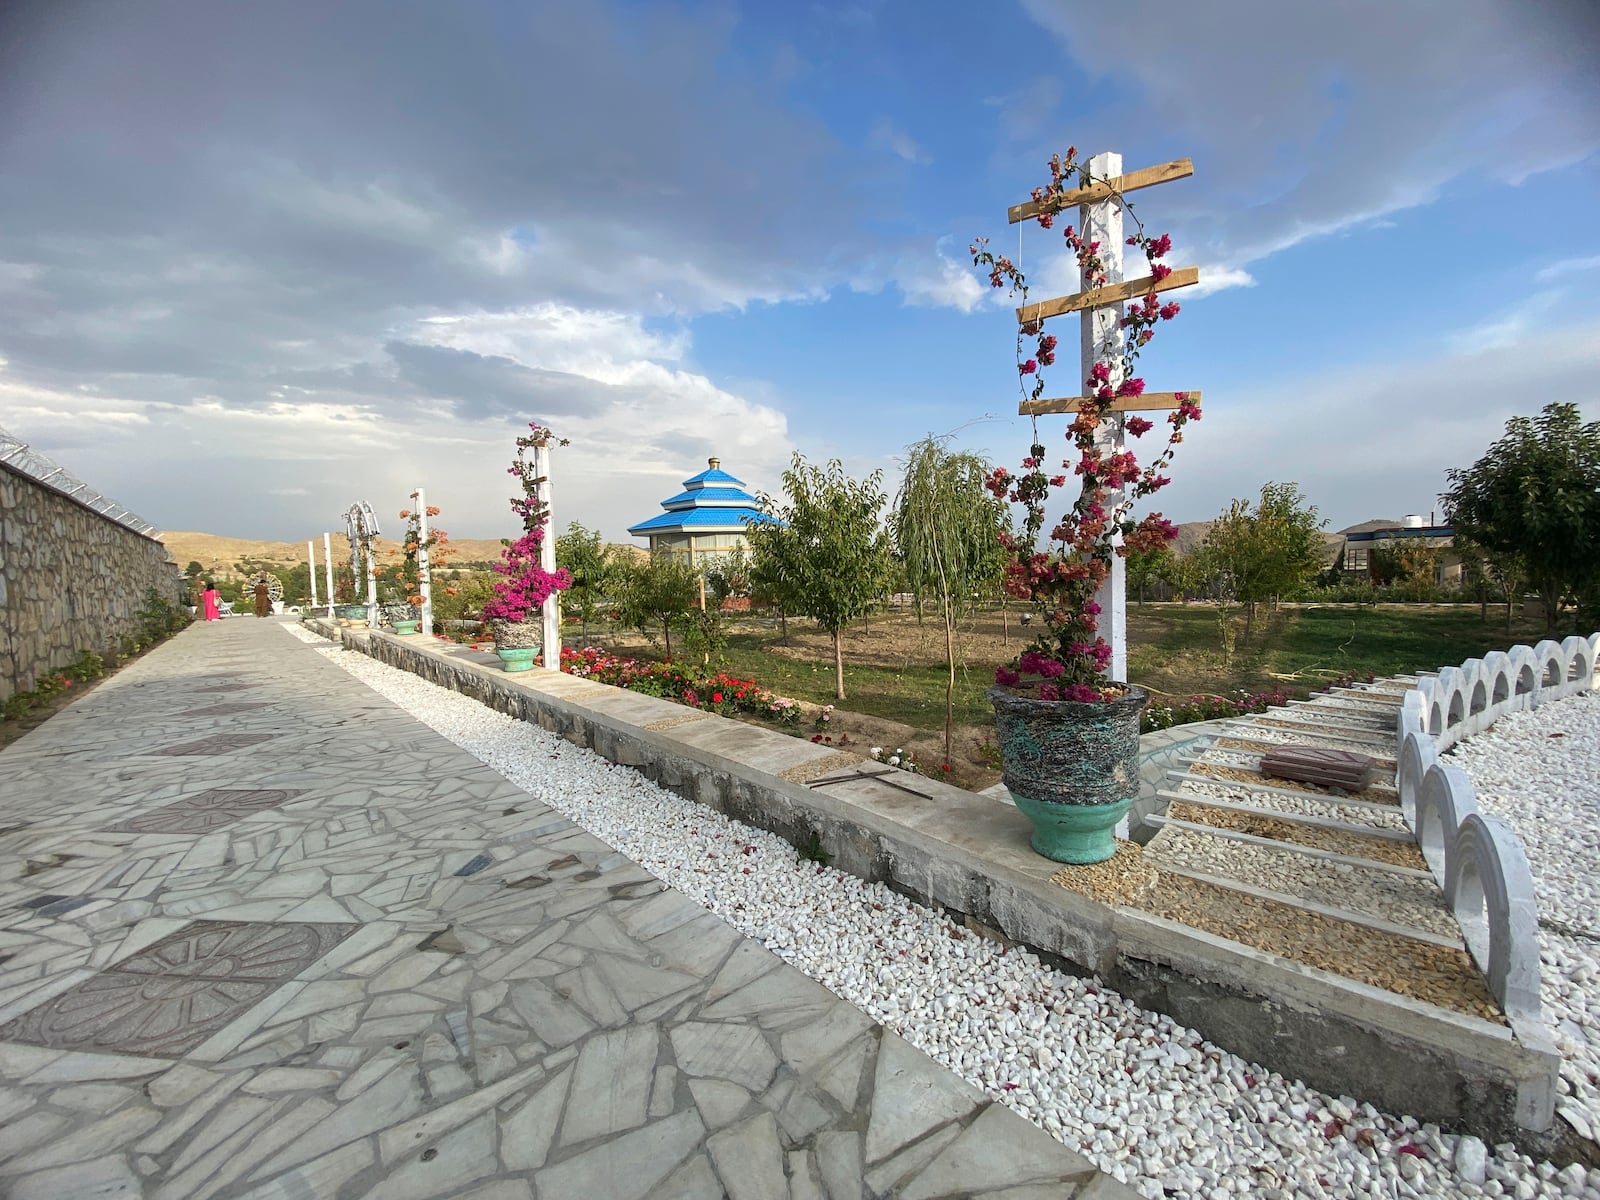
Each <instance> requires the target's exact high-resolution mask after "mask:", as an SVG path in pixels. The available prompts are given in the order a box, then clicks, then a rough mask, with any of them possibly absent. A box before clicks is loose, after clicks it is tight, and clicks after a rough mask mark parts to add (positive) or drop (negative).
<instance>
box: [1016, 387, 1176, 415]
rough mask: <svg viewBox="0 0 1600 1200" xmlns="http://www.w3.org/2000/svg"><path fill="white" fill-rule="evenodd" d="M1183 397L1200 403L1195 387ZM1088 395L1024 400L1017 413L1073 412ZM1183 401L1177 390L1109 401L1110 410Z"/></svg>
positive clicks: (1160, 406) (1165, 405) (1151, 409)
mask: <svg viewBox="0 0 1600 1200" xmlns="http://www.w3.org/2000/svg"><path fill="white" fill-rule="evenodd" d="M1183 395H1184V399H1185V400H1187V401H1188V402H1189V403H1191V404H1199V403H1200V392H1199V389H1196V390H1195V391H1192V392H1185V393H1183ZM1089 400H1090V397H1088V396H1058V397H1057V398H1056V399H1054V400H1024V401H1022V402H1021V403H1020V404H1018V405H1017V415H1018V416H1020V417H1042V416H1045V415H1046V414H1048V413H1075V412H1077V411H1078V409H1079V408H1080V407H1081V406H1082V405H1084V404H1087V403H1088V402H1089ZM1183 402H1184V401H1183V400H1179V399H1178V393H1177V392H1146V393H1145V394H1144V395H1142V396H1119V397H1117V399H1115V400H1113V401H1112V402H1111V411H1112V412H1155V411H1157V410H1160V409H1176V408H1177V407H1178V406H1179V405H1181V404H1182V403H1183Z"/></svg>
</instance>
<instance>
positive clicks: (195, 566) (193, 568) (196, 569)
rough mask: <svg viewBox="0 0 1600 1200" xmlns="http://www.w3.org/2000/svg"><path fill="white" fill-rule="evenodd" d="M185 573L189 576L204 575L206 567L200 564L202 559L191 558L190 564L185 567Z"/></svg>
mask: <svg viewBox="0 0 1600 1200" xmlns="http://www.w3.org/2000/svg"><path fill="white" fill-rule="evenodd" d="M183 573H184V574H185V575H189V576H194V575H204V574H205V573H206V569H205V567H203V566H201V565H200V561H199V560H198V559H194V558H191V559H190V560H189V565H188V566H187V567H185V568H184V569H183Z"/></svg>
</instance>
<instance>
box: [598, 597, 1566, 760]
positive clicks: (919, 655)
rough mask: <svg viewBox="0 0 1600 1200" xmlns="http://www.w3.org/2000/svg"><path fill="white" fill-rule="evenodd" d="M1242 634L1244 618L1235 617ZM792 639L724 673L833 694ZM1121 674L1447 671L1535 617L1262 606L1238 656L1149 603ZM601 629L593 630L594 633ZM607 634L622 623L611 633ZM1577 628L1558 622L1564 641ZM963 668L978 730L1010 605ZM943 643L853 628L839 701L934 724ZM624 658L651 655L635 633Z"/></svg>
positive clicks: (1520, 632) (821, 659)
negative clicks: (1511, 620)
mask: <svg viewBox="0 0 1600 1200" xmlns="http://www.w3.org/2000/svg"><path fill="white" fill-rule="evenodd" d="M1237 625H1238V627H1239V629H1240V630H1241V631H1242V626H1243V621H1242V618H1240V619H1239V620H1238V621H1237ZM789 627H790V634H791V636H790V639H789V642H788V644H783V643H782V642H781V640H780V636H779V631H778V627H777V623H776V622H775V621H766V620H744V621H741V622H739V623H738V624H736V625H735V627H734V632H733V634H732V637H731V638H730V641H729V645H728V648H727V651H726V653H725V655H724V656H723V660H722V662H721V663H720V664H719V665H720V667H721V669H723V670H725V671H727V672H728V673H729V674H731V675H735V676H739V677H742V678H749V679H754V680H755V681H756V682H757V683H759V684H760V685H762V686H763V687H766V688H769V689H771V690H772V691H774V692H777V693H779V694H780V695H785V696H792V697H794V698H795V699H797V700H804V701H809V702H811V703H814V704H828V703H833V702H834V691H833V661H832V653H831V649H830V646H829V643H828V642H827V640H826V638H825V637H824V636H822V635H820V634H819V633H818V632H817V631H816V630H815V628H814V626H813V625H812V624H811V622H809V621H791V622H790V623H789ZM1128 627H1129V642H1130V647H1131V649H1130V651H1129V672H1128V673H1129V676H1130V677H1131V680H1132V682H1134V683H1138V684H1140V685H1142V686H1144V687H1147V688H1150V689H1151V690H1152V691H1153V692H1155V693H1156V694H1157V695H1167V696H1181V697H1187V696H1190V695H1195V694H1229V693H1235V692H1237V691H1238V690H1239V689H1245V690H1248V691H1261V690H1269V689H1273V688H1282V689H1288V690H1299V691H1302V692H1306V691H1312V690H1315V689H1317V688H1319V687H1322V686H1323V685H1325V684H1326V683H1327V682H1328V681H1329V680H1331V679H1333V678H1336V677H1338V676H1341V675H1366V674H1373V675H1392V674H1400V673H1405V672H1414V671H1428V670H1436V669H1438V668H1439V667H1444V666H1454V665H1456V664H1459V663H1461V662H1463V661H1464V660H1466V659H1468V658H1473V657H1477V656H1480V655H1482V654H1483V653H1485V652H1486V651H1489V650H1495V649H1506V648H1508V647H1509V646H1511V645H1515V644H1517V643H1518V642H1526V643H1532V642H1536V641H1538V640H1540V639H1541V638H1543V637H1544V636H1545V634H1544V631H1543V627H1542V624H1540V623H1538V622H1530V621H1528V620H1526V619H1523V618H1522V617H1521V616H1520V614H1519V619H1518V621H1517V622H1516V624H1515V625H1514V627H1513V634H1512V636H1511V637H1510V638H1509V639H1508V638H1507V636H1506V632H1505V617H1504V610H1503V609H1501V608H1496V607H1491V608H1490V610H1489V619H1488V621H1487V622H1485V621H1484V620H1483V619H1482V618H1481V617H1480V615H1479V610H1478V609H1477V607H1476V606H1444V605H1440V606H1422V605H1384V606H1380V607H1376V608H1373V607H1369V606H1362V605H1348V606H1346V605H1337V606H1335V605H1326V606H1306V607H1285V608H1283V609H1281V610H1280V611H1279V612H1277V613H1275V614H1265V613H1263V614H1261V615H1259V616H1258V618H1257V625H1256V628H1255V630H1254V632H1253V636H1252V638H1251V640H1250V641H1249V642H1248V643H1247V642H1245V641H1244V639H1243V636H1242V632H1241V633H1240V635H1239V639H1238V642H1237V645H1236V649H1235V653H1234V654H1233V656H1232V659H1231V660H1229V659H1227V658H1225V656H1224V655H1223V653H1222V650H1221V638H1220V633H1219V627H1218V621H1217V615H1216V611H1215V610H1214V609H1211V608H1208V607H1204V606H1201V605H1181V604H1150V605H1146V606H1142V607H1141V606H1138V605H1134V606H1132V607H1130V609H1129V619H1128ZM594 632H596V633H598V632H600V631H599V630H596V631H594ZM604 632H605V635H606V636H605V637H604V639H603V640H605V641H607V642H611V641H613V640H614V638H616V637H617V636H618V631H613V630H609V629H607V630H605V631H604ZM1573 632H1577V630H1575V629H1563V631H1562V636H1565V635H1566V634H1568V633H1573ZM963 638H964V641H965V643H966V647H967V649H966V664H965V666H962V667H959V668H958V674H957V686H956V721H957V723H958V724H965V725H986V724H988V723H989V722H991V721H992V719H993V716H992V710H991V709H990V707H989V704H988V702H987V701H986V700H985V699H984V692H985V690H986V689H987V688H988V687H989V686H990V685H991V682H992V680H993V677H994V668H995V667H996V666H997V665H999V664H1000V663H1002V662H1004V661H1006V660H1008V659H1010V658H1011V657H1013V656H1014V655H1015V654H1016V653H1017V652H1018V650H1019V649H1020V648H1021V645H1022V643H1021V641H1020V640H1019V637H1018V630H1017V626H1016V619H1015V613H1013V614H1012V616H1011V626H1010V640H1009V643H1003V642H1002V639H1001V625H1000V619H999V617H998V615H997V614H995V613H980V614H979V615H978V616H977V617H976V618H975V619H974V620H973V621H972V622H971V623H970V626H969V627H968V628H967V629H965V630H964V631H963ZM942 646H943V643H942V641H941V640H940V639H939V638H938V637H937V636H936V635H935V634H934V632H933V631H932V629H931V627H924V628H922V629H918V628H917V626H916V625H915V622H914V620H913V619H912V618H911V617H910V616H909V614H906V613H903V612H900V613H894V614H885V615H880V616H876V617H874V618H873V619H872V621H871V622H870V624H869V625H868V626H867V627H866V628H864V629H863V628H862V627H860V626H857V627H855V628H853V629H852V630H851V631H850V632H849V633H848V634H847V643H846V650H845V686H846V692H847V694H848V697H849V698H848V699H847V700H846V701H845V702H844V703H843V704H842V705H841V706H840V707H842V708H845V709H849V710H852V711H855V712H860V713H864V714H867V715H870V716H874V717H880V718H882V719H884V720H890V721H896V722H899V723H901V724H904V725H909V726H912V727H914V728H918V729H924V730H933V729H937V728H941V727H942V726H943V720H944V683H945V668H944V664H943V662H942V660H941V657H940V656H941V654H942ZM622 649H623V650H624V652H625V653H628V654H632V655H634V656H636V657H645V658H649V657H659V655H658V654H656V653H655V652H653V651H652V650H651V649H650V648H649V647H646V646H644V645H643V644H642V643H641V642H640V641H639V639H637V638H631V639H627V640H626V644H625V645H624V646H623V647H622Z"/></svg>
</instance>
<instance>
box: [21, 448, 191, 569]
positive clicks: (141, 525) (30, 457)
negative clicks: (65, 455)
mask: <svg viewBox="0 0 1600 1200" xmlns="http://www.w3.org/2000/svg"><path fill="white" fill-rule="evenodd" d="M0 463H3V464H5V465H6V466H8V467H10V468H11V469H12V470H13V471H16V472H17V473H18V474H21V475H26V476H28V477H29V478H30V479H33V480H35V481H36V482H38V483H42V484H44V485H45V486H46V487H48V488H50V489H51V490H53V491H57V492H60V493H61V494H62V495H63V496H65V497H67V499H69V500H75V501H76V502H77V503H79V504H81V505H83V507H84V508H87V509H88V510H89V511H90V512H92V513H96V514H98V515H99V516H102V517H105V518H106V519H107V520H109V521H115V522H117V523H118V524H119V525H126V526H127V527H128V528H129V529H131V530H133V531H134V532H135V533H137V534H141V535H143V536H144V537H147V538H149V539H150V540H151V541H160V540H161V539H160V537H159V536H158V535H159V534H160V532H161V530H160V529H158V528H157V527H156V526H155V525H154V524H152V523H151V522H149V521H146V520H145V519H144V518H143V517H141V516H139V515H138V514H137V513H134V512H130V511H129V510H128V509H127V508H124V507H123V506H122V505H120V504H118V503H117V502H116V501H115V500H113V499H111V497H109V496H105V495H102V494H101V493H99V492H97V491H95V490H94V489H93V488H92V487H90V486H89V485H88V484H87V483H85V482H83V480H81V479H79V478H78V477H77V476H76V475H74V474H73V473H72V472H71V471H69V470H67V469H66V468H65V467H63V466H61V465H60V464H59V463H55V462H52V461H51V460H50V459H48V458H46V457H45V456H44V455H43V454H40V453H39V452H38V451H37V450H35V449H33V448H32V447H31V446H29V445H28V443H26V442H24V441H19V440H18V439H17V438H15V437H13V436H12V435H11V434H9V433H7V432H6V431H5V430H4V429H0Z"/></svg>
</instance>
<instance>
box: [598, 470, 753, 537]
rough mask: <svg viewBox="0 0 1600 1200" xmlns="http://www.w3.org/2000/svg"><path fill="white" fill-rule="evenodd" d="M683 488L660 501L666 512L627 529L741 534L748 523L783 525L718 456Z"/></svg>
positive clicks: (644, 533)
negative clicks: (745, 487)
mask: <svg viewBox="0 0 1600 1200" xmlns="http://www.w3.org/2000/svg"><path fill="white" fill-rule="evenodd" d="M683 489H684V490H683V491H681V492H679V493H678V494H677V495H676V496H673V497H672V498H670V499H668V500H663V501H662V502H661V507H662V508H664V509H666V510H667V511H666V512H663V513H657V514H656V515H655V516H653V517H650V518H649V519H647V520H644V521H640V522H639V523H638V524H637V525H629V526H628V532H629V533H631V534H633V535H634V536H635V537H646V536H648V535H650V534H653V533H676V532H682V531H685V530H694V531H696V532H699V533H712V532H717V533H739V532H740V531H742V530H743V529H744V527H745V526H746V525H747V524H764V523H767V522H772V523H775V524H778V525H781V524H783V522H782V521H779V520H778V519H777V518H776V517H769V516H767V515H766V514H765V513H763V512H762V511H761V501H759V500H757V499H756V498H755V497H754V496H752V495H751V494H750V493H749V492H747V491H745V490H744V481H743V480H742V479H735V478H734V477H733V476H732V475H729V474H728V473H727V472H726V471H724V470H723V469H722V468H721V466H720V465H719V461H718V460H717V459H715V458H713V459H712V460H711V465H710V467H709V469H707V470H704V471H701V472H700V474H698V475H693V476H691V477H690V478H688V479H685V480H684V481H683Z"/></svg>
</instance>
